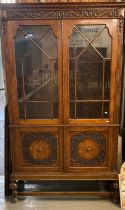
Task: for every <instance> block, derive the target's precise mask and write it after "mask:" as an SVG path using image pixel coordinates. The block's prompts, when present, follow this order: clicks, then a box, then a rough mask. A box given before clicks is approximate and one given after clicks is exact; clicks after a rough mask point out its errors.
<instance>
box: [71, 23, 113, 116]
mask: <svg viewBox="0 0 125 210" xmlns="http://www.w3.org/2000/svg"><path fill="white" fill-rule="evenodd" d="M110 72H111V36H110V35H109V31H108V29H107V28H106V26H105V25H77V26H74V28H73V32H72V35H71V37H70V38H69V100H70V101H69V104H70V105H69V106H70V118H83V119H84V118H88V119H90V118H92V119H93V118H108V117H109V98H110Z"/></svg>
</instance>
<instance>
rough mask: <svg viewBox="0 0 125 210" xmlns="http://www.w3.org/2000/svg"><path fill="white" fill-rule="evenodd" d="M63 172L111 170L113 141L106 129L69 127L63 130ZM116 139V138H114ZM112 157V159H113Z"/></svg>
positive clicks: (111, 133)
mask: <svg viewBox="0 0 125 210" xmlns="http://www.w3.org/2000/svg"><path fill="white" fill-rule="evenodd" d="M64 133H65V136H66V138H65V140H64V144H65V156H66V158H65V170H66V171H68V172H86V171H87V172H90V171H91V172H92V171H93V172H94V171H97V172H99V171H100V172H101V171H103V172H104V171H108V170H112V163H111V162H112V160H113V159H115V160H114V161H116V159H117V157H116V155H114V153H113V149H116V148H114V147H113V145H114V144H115V143H116V142H115V143H114V142H113V141H115V139H114V140H113V130H112V129H111V128H110V129H109V128H107V127H103V128H99V127H94V128H92V127H91V128H90V127H86V128H82V127H79V128H78V127H77V128H75V127H70V128H69V129H68V128H67V129H65V132H64ZM116 139H117V137H116ZM116 150H117V149H116ZM113 155H114V157H113Z"/></svg>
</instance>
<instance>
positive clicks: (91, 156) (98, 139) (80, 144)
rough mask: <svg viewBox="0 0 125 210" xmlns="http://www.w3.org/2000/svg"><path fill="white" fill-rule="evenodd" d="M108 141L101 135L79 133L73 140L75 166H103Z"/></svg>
mask: <svg viewBox="0 0 125 210" xmlns="http://www.w3.org/2000/svg"><path fill="white" fill-rule="evenodd" d="M105 156H106V140H105V138H104V136H103V135H101V134H100V133H87V132H86V133H77V134H75V135H74V136H73V138H72V146H71V161H72V164H75V165H85V166H87V165H99V164H103V163H104V161H105V158H106V157H105Z"/></svg>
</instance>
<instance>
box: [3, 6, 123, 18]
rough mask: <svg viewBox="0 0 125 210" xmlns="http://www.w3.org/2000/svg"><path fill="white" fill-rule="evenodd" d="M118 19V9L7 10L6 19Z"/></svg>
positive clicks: (119, 14)
mask: <svg viewBox="0 0 125 210" xmlns="http://www.w3.org/2000/svg"><path fill="white" fill-rule="evenodd" d="M97 17H98V18H103V17H108V18H118V17H122V16H121V12H120V10H119V9H116V8H115V9H107V8H102V9H101V8H83V9H82V8H81V9H73V10H71V9H67V10H66V9H61V10H58V9H51V10H47V9H42V8H41V9H37V8H36V9H29V8H28V9H23V10H7V12H6V18H7V19H31V18H32V19H45V18H47V19H52V18H54V19H67V18H97Z"/></svg>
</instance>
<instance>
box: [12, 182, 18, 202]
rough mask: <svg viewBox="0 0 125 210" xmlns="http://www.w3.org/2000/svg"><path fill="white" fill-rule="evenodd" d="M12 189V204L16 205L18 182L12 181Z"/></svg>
mask: <svg viewBox="0 0 125 210" xmlns="http://www.w3.org/2000/svg"><path fill="white" fill-rule="evenodd" d="M10 188H11V190H12V202H13V203H16V201H17V181H16V180H12V181H11V184H10Z"/></svg>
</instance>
